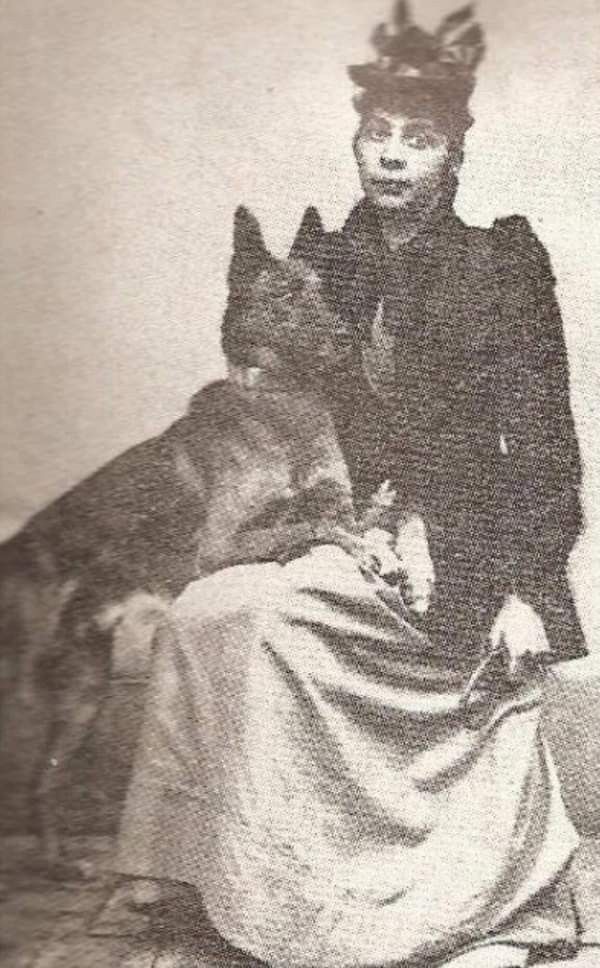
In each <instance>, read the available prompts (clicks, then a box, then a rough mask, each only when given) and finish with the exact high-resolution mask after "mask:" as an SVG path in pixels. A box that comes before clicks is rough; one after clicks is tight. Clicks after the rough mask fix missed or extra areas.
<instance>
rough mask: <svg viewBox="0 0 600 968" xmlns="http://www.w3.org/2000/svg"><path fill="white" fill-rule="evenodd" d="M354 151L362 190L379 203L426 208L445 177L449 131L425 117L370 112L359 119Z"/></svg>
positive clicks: (399, 207) (399, 208)
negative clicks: (442, 129) (444, 131)
mask: <svg viewBox="0 0 600 968" xmlns="http://www.w3.org/2000/svg"><path fill="white" fill-rule="evenodd" d="M354 153H355V156H356V160H357V163H358V171H359V174H360V180H361V184H362V187H363V191H364V193H365V195H366V196H367V198H369V199H370V200H371V201H372V202H373V203H374V204H375V205H377V206H378V207H379V208H382V209H387V210H391V211H394V210H397V211H404V210H406V209H419V208H422V207H425V208H426V207H428V206H429V205H430V204H431V202H432V201H433V200H435V199H436V198H437V196H438V195H439V193H440V190H441V189H442V186H443V183H444V180H445V179H446V177H447V171H448V161H449V156H450V145H449V139H448V136H447V135H445V134H443V133H441V132H440V131H439V129H438V128H436V126H435V124H434V122H433V121H431V120H430V119H428V118H419V117H410V116H407V115H403V114H388V113H387V112H386V111H383V110H381V111H379V110H377V111H370V112H369V113H368V114H367V115H365V117H364V118H363V119H362V121H361V125H360V128H359V129H358V132H357V135H356V138H355V139H354Z"/></svg>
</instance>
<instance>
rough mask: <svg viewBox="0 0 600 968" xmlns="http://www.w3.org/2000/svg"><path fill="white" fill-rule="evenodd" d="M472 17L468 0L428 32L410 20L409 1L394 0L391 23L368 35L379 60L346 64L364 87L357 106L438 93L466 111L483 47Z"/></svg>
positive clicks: (442, 99)
mask: <svg viewBox="0 0 600 968" xmlns="http://www.w3.org/2000/svg"><path fill="white" fill-rule="evenodd" d="M473 17H474V11H473V6H472V5H471V4H469V5H468V6H465V7H461V8H460V10H457V11H455V12H454V13H452V14H449V15H448V16H447V17H445V18H444V19H443V20H442V22H441V23H440V25H439V27H438V28H437V30H436V31H434V33H431V34H430V33H427V32H426V31H425V30H422V29H421V27H418V26H416V24H414V23H413V21H412V18H411V14H410V9H409V5H408V2H407V0H398V2H397V3H396V6H395V9H394V15H393V21H392V24H391V25H388V24H379V25H378V26H377V27H376V28H375V31H374V33H373V36H372V38H371V40H372V44H373V46H374V48H375V51H376V53H377V59H376V60H375V61H372V62H370V63H368V64H354V65H352V66H351V67H349V68H348V73H349V75H350V77H351V79H352V80H353V81H354V83H355V84H356V85H357V87H359V88H361V89H362V92H363V95H362V97H361V98H359V101H358V106H359V109H360V107H361V104H363V103H366V104H373V102H378V101H379V102H387V101H389V100H390V99H391V98H394V97H396V98H399V97H403V96H404V97H409V98H410V97H414V98H418V99H421V98H424V97H425V98H427V97H432V98H436V99H439V100H440V101H441V102H443V103H445V104H446V105H447V106H448V107H449V108H450V107H453V108H454V109H455V110H456V109H457V108H458V109H459V110H460V109H461V108H462V109H463V110H464V111H465V112H466V111H467V105H468V101H469V97H470V95H471V94H472V92H473V88H474V87H475V72H476V69H477V66H478V64H479V63H480V61H481V59H482V57H483V54H484V52H485V43H484V38H483V30H482V28H481V26H480V24H478V23H476V22H475V21H474V19H473ZM465 116H466V114H465Z"/></svg>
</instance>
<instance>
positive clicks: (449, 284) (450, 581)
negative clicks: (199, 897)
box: [316, 201, 586, 660]
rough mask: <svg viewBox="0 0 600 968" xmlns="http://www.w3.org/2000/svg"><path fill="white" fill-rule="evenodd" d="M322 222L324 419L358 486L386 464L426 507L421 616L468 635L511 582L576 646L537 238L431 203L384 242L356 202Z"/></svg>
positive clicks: (551, 317) (570, 462) (565, 430)
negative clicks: (327, 229) (425, 604)
mask: <svg viewBox="0 0 600 968" xmlns="http://www.w3.org/2000/svg"><path fill="white" fill-rule="evenodd" d="M334 237H335V241H336V245H335V246H334V247H331V248H332V251H335V258H333V259H329V260H328V262H327V265H326V272H327V282H328V288H329V291H330V294H331V296H332V298H333V299H334V301H335V302H336V305H337V306H338V308H339V309H340V310H341V311H342V313H343V314H344V315H345V316H346V318H347V319H350V321H351V322H352V324H353V327H354V332H355V334H356V337H357V352H356V353H355V355H354V357H353V362H352V363H351V364H350V366H349V367H348V368H347V371H346V373H345V374H343V375H342V376H341V377H340V379H339V381H338V385H337V388H336V391H335V394H334V398H333V406H334V410H335V412H336V415H337V422H338V429H339V434H340V438H341V441H342V445H343V449H344V451H345V454H346V457H347V460H348V462H349V464H350V467H351V472H352V476H353V481H354V486H355V491H356V495H357V498H358V499H359V501H360V500H361V499H366V498H367V497H368V495H369V494H370V493H371V491H372V490H373V489H374V488H375V487H377V485H378V484H379V483H380V482H381V481H382V480H383V479H385V478H389V479H391V480H392V481H393V483H394V484H395V486H396V487H397V488H398V489H399V491H400V494H401V495H402V498H403V500H405V501H406V502H407V503H409V504H416V505H417V506H419V507H420V508H422V509H423V510H424V512H425V514H426V516H427V518H428V520H429V523H430V540H431V544H432V557H433V559H434V563H435V566H436V571H437V577H438V586H437V596H436V603H435V605H434V607H433V608H432V610H431V612H430V614H429V617H428V619H427V622H426V626H427V631H429V632H430V633H431V634H432V636H433V638H434V639H435V640H436V641H437V642H438V643H439V645H440V648H441V649H448V648H450V649H453V648H455V647H457V644H458V643H459V642H460V648H461V649H463V650H464V649H465V648H467V649H469V648H473V649H474V650H479V648H480V646H481V643H482V637H483V636H485V635H487V633H488V632H489V629H490V625H491V622H492V621H493V617H494V614H495V613H496V612H497V610H498V608H499V606H500V604H501V602H502V600H503V599H504V596H505V595H506V594H507V593H509V592H516V593H517V594H518V595H520V596H521V597H522V598H523V599H525V600H526V601H528V602H529V603H530V604H532V605H533V606H534V608H536V609H537V610H538V612H539V614H540V615H541V616H542V618H543V620H544V623H545V626H546V630H547V633H548V636H549V639H550V643H551V647H552V651H553V653H554V655H555V657H556V659H557V660H563V659H571V658H577V657H580V656H582V655H585V654H586V648H585V644H584V640H583V635H582V632H581V627H580V624H579V621H578V618H577V614H576V611H575V607H574V604H573V599H572V596H571V592H570V589H569V585H568V580H567V564H568V559H569V555H570V553H571V551H572V549H573V546H574V543H575V541H576V539H577V537H578V535H579V534H580V531H581V528H582V513H581V506H580V500H579V489H580V484H581V464H580V457H579V448H578V444H577V439H576V435H575V428H574V424H573V418H572V414H571V406H570V399H569V376H568V361H567V355H566V350H565V344H564V338H563V331H562V321H561V315H560V310H559V307H558V305H557V302H556V298H555V294H554V277H553V274H552V269H551V266H550V261H549V258H548V255H547V253H546V251H545V249H544V247H543V245H542V244H541V243H540V241H539V240H538V239H537V238H536V236H535V235H534V233H533V232H532V230H531V228H530V226H529V224H528V222H527V220H526V219H524V218H521V217H518V216H515V217H512V218H507V219H499V220H497V221H496V222H495V223H494V225H493V227H492V228H491V229H482V228H476V227H472V226H467V225H465V224H464V223H463V222H462V221H461V219H460V218H458V216H457V215H455V214H454V213H453V212H444V213H442V214H441V215H440V216H439V217H438V218H437V220H434V221H433V222H432V223H429V224H428V227H427V231H426V232H424V233H422V234H420V235H418V236H417V237H416V238H414V239H413V240H412V241H411V242H410V243H408V244H407V245H405V246H402V247H401V249H400V250H399V251H398V252H397V253H392V252H391V251H390V250H389V249H388V247H387V246H386V245H385V243H384V241H383V237H382V235H381V231H380V228H379V223H378V220H377V216H376V214H375V211H374V209H373V207H372V206H371V205H370V204H369V203H368V202H367V201H363V202H361V203H359V204H358V205H357V206H356V207H355V209H354V210H353V211H352V213H351V214H350V217H349V218H348V220H347V222H346V224H345V226H344V228H343V230H342V233H341V240H342V244H341V245H340V236H339V233H333V234H332V235H331V236H330V238H331V239H333V238H334ZM326 248H327V246H325V249H326ZM323 251H324V249H323V247H321V250H320V252H321V260H320V261H321V263H322V264H321V266H320V268H321V270H322V269H323V259H322V254H323ZM316 261H319V256H317V258H316ZM378 308H379V313H380V316H381V325H382V329H383V332H384V334H385V337H386V338H387V349H384V354H385V353H387V356H388V359H387V360H386V359H385V358H382V363H383V364H384V365H383V368H382V370H381V372H380V374H379V377H380V378H379V379H377V374H376V381H375V386H373V383H372V382H371V383H369V382H367V380H366V378H365V375H364V372H363V371H364V367H363V366H362V365H361V362H360V359H361V347H363V346H364V345H365V343H368V342H369V339H370V333H371V332H372V321H373V320H374V318H375V317H376V315H377V312H378ZM390 356H391V357H392V360H393V367H392V372H391V374H390V372H389V370H390V366H389V364H390V359H389V357H390ZM386 371H387V372H386Z"/></svg>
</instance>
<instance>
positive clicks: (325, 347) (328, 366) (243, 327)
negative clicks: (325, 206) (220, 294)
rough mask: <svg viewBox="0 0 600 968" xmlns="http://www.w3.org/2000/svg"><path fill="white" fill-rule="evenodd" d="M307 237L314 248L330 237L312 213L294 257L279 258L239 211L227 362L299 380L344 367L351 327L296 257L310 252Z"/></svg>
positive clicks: (253, 221) (248, 216)
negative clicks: (303, 250) (287, 374)
mask: <svg viewBox="0 0 600 968" xmlns="http://www.w3.org/2000/svg"><path fill="white" fill-rule="evenodd" d="M309 238H311V239H312V248H313V250H314V249H315V248H316V247H318V245H319V242H320V240H321V239H322V238H324V232H323V227H322V225H321V223H320V219H318V216H317V217H316V219H315V217H314V215H313V210H309V211H308V212H307V214H306V215H305V217H304V219H303V222H302V226H301V228H300V231H299V233H298V236H297V238H296V242H295V243H294V248H293V249H292V253H291V255H290V258H288V259H281V260H280V259H276V258H274V256H272V255H271V254H270V253H269V251H268V250H267V248H266V246H265V243H264V240H263V236H262V232H261V229H260V226H259V224H258V221H257V220H256V218H255V217H254V216H253V215H252V214H251V213H250V212H248V211H247V209H244V208H239V209H238V210H237V212H236V215H235V226H234V245H233V257H232V261H231V267H230V270H229V301H228V306H227V311H226V313H225V320H224V324H223V349H224V352H225V355H226V357H227V359H228V360H229V362H231V363H233V364H235V365H238V366H266V367H269V366H272V367H274V368H277V367H284V368H286V369H288V370H291V371H292V372H294V373H296V374H297V375H298V376H301V377H305V376H306V377H310V376H317V377H318V376H320V375H321V376H322V375H323V374H324V373H328V372H330V371H331V370H333V369H334V368H336V367H338V366H340V365H343V363H344V360H345V359H346V358H347V355H348V352H349V348H350V330H349V326H348V324H347V323H345V322H344V321H343V320H342V318H341V316H340V315H339V314H338V313H336V311H335V310H334V308H333V305H332V301H331V300H330V299H328V298H327V293H326V292H325V290H324V286H323V282H322V280H321V278H320V277H319V275H318V274H317V272H316V271H315V269H314V268H313V267H312V266H311V265H309V263H308V262H307V261H306V260H305V259H303V258H300V257H298V256H297V255H296V254H295V252H296V251H298V250H299V248H301V247H302V246H307V247H308V243H309ZM299 240H301V245H300V246H299V244H298V242H299ZM307 251H308V248H307Z"/></svg>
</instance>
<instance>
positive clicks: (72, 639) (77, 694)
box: [36, 621, 112, 879]
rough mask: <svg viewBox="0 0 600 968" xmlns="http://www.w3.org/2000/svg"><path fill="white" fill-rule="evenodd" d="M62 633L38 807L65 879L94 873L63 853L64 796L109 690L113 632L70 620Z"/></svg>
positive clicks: (58, 873)
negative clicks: (74, 762)
mask: <svg viewBox="0 0 600 968" xmlns="http://www.w3.org/2000/svg"><path fill="white" fill-rule="evenodd" d="M61 633H62V635H63V636H64V637H65V638H64V641H65V648H64V650H63V658H62V661H61V662H60V664H59V666H58V668H57V680H60V686H59V688H58V689H57V692H56V696H55V708H54V724H53V729H52V737H51V742H50V744H49V746H48V749H47V752H46V756H45V758H44V763H43V766H42V770H41V773H40V776H39V778H38V782H37V785H36V787H37V789H36V800H37V802H36V808H37V817H38V823H39V835H40V841H41V848H42V864H43V866H44V868H45V869H46V870H47V871H48V873H49V874H51V875H52V876H54V877H57V878H59V879H72V878H74V877H75V878H82V877H84V878H87V877H90V876H91V875H92V873H93V871H92V870H91V868H89V867H88V865H87V864H86V863H83V862H82V863H78V862H76V861H74V862H69V861H68V860H67V859H65V857H64V855H63V852H62V844H61V840H60V836H59V830H58V817H59V794H60V792H61V790H62V788H63V787H64V785H65V782H66V779H67V776H68V770H69V767H70V765H71V763H72V759H73V756H74V754H75V753H76V752H77V750H78V749H79V748H80V747H81V745H82V743H83V741H84V740H85V738H86V737H87V736H88V734H89V731H90V729H91V727H92V724H93V722H94V720H95V719H96V716H97V714H98V712H99V710H100V707H101V705H102V701H103V699H104V698H105V696H106V693H107V688H108V682H109V674H110V643H111V638H112V633H110V632H103V631H99V630H98V628H97V627H95V626H94V625H93V623H92V621H90V622H89V623H88V622H86V623H85V626H84V625H83V624H82V626H81V627H79V628H72V627H70V623H68V622H66V623H65V626H64V627H63V629H62V630H61ZM67 637H68V638H67Z"/></svg>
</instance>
